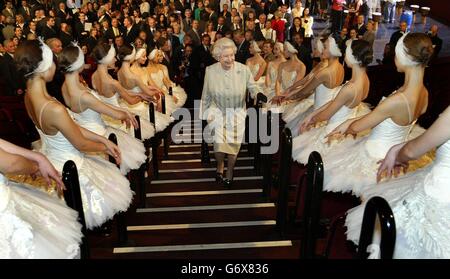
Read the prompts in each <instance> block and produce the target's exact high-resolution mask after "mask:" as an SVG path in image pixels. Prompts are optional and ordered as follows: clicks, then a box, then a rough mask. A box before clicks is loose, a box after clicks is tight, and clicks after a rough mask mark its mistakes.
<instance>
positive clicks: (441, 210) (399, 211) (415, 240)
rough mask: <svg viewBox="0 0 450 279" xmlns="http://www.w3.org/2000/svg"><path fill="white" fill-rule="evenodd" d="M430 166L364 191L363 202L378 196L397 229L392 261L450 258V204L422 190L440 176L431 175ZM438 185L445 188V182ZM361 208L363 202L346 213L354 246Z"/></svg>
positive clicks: (350, 237) (348, 233)
mask: <svg viewBox="0 0 450 279" xmlns="http://www.w3.org/2000/svg"><path fill="white" fill-rule="evenodd" d="M434 166H435V165H434V164H433V165H430V166H428V167H426V168H423V169H420V170H418V171H416V172H414V173H408V174H406V175H404V176H402V177H399V178H395V179H392V180H390V181H387V182H383V183H380V184H373V185H370V186H368V187H366V190H365V191H364V194H363V199H364V200H366V201H367V200H368V199H370V198H371V197H373V196H381V197H383V198H384V199H386V200H387V201H388V203H389V205H390V206H391V208H392V211H393V213H394V218H395V224H396V230H397V240H396V246H395V250H394V258H410V259H411V258H423V259H425V258H447V259H448V258H450V234H449V229H450V218H449V217H448V215H449V212H450V203H449V202H441V201H439V200H437V199H435V198H433V197H431V196H429V195H427V194H426V193H425V191H424V186H425V185H433V184H435V182H434V181H433V180H434V178H435V177H434V176H436V175H439V174H440V173H442V170H438V171H439V172H440V173H433V172H434V170H433V168H434ZM447 172H448V169H447ZM440 182H445V185H444V186H445V187H447V186H448V182H449V181H448V180H446V181H438V183H440ZM364 208H365V203H363V204H362V205H360V206H357V207H355V208H353V209H351V210H349V211H348V215H347V219H346V226H347V238H348V239H349V240H351V241H353V242H355V243H358V242H359V235H360V232H361V223H362V217H363V213H364ZM378 233H379V232H378Z"/></svg>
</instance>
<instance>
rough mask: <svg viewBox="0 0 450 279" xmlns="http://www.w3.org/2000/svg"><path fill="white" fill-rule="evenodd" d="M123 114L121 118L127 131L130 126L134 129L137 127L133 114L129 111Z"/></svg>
mask: <svg viewBox="0 0 450 279" xmlns="http://www.w3.org/2000/svg"><path fill="white" fill-rule="evenodd" d="M123 113H124V115H125V116H124V117H123V118H122V122H124V123H125V126H126V127H127V129H129V128H130V127H131V126H133V127H134V128H138V127H139V123H138V122H137V120H136V117H135V115H134V114H133V113H131V112H129V111H123Z"/></svg>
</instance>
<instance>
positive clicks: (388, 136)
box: [366, 97, 415, 159]
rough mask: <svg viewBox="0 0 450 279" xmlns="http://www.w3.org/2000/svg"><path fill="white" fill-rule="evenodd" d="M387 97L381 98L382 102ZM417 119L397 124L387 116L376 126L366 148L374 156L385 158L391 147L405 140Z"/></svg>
mask: <svg viewBox="0 0 450 279" xmlns="http://www.w3.org/2000/svg"><path fill="white" fill-rule="evenodd" d="M384 99H385V97H383V99H382V100H381V102H382V101H383V100H384ZM414 124H415V121H413V122H412V123H411V124H409V125H406V126H401V125H398V124H396V123H395V122H394V121H393V120H392V119H391V118H386V119H385V120H384V121H383V122H381V123H380V124H378V125H377V126H375V127H374V128H373V129H372V131H371V133H370V135H369V138H368V139H367V142H366V149H367V151H368V152H369V154H370V155H371V156H372V157H374V158H379V159H383V158H384V156H386V153H387V152H388V151H389V149H390V148H391V147H392V146H394V145H396V144H399V143H402V142H404V141H405V140H406V139H407V137H408V135H409V133H410V132H411V129H412V127H413V126H414Z"/></svg>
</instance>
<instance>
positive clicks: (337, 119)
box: [326, 84, 359, 132]
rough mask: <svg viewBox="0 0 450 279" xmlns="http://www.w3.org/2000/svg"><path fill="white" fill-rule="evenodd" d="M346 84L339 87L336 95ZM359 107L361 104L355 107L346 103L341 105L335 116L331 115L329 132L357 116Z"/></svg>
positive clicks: (328, 126) (328, 125)
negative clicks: (350, 106)
mask: <svg viewBox="0 0 450 279" xmlns="http://www.w3.org/2000/svg"><path fill="white" fill-rule="evenodd" d="M344 86H345V84H344V85H341V86H340V87H339V90H337V92H336V93H335V95H336V96H337V95H338V94H339V92H340V90H341V89H342V88H343V87H344ZM358 108H359V105H358V106H355V107H354V108H349V107H347V106H346V105H343V106H342V107H340V108H339V110H338V111H337V112H336V113H335V114H334V115H333V116H331V118H330V119H329V120H328V124H327V128H326V129H327V132H331V131H333V130H334V129H335V128H336V127H337V126H339V125H341V124H342V123H344V122H345V121H347V120H348V119H350V118H354V117H356V114H357V112H358Z"/></svg>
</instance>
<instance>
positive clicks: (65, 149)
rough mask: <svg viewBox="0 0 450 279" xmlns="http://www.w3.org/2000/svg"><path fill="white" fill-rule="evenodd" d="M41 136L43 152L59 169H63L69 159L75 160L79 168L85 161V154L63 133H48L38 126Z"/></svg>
mask: <svg viewBox="0 0 450 279" xmlns="http://www.w3.org/2000/svg"><path fill="white" fill-rule="evenodd" d="M36 129H37V131H38V132H39V135H40V137H41V152H43V153H44V154H45V155H46V156H47V157H48V158H49V159H50V161H51V162H52V164H53V165H54V166H55V167H56V169H58V170H60V171H61V170H62V168H63V166H64V164H65V163H66V161H68V160H72V161H74V163H75V164H76V165H77V167H78V168H80V167H81V164H82V163H83V158H84V156H83V154H82V153H81V152H80V151H78V149H76V148H75V147H74V146H73V145H72V143H70V141H69V140H68V139H66V137H65V136H64V135H63V134H62V133H61V132H59V131H58V132H57V133H56V134H55V135H46V134H44V132H42V131H41V130H40V129H39V128H38V127H36Z"/></svg>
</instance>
